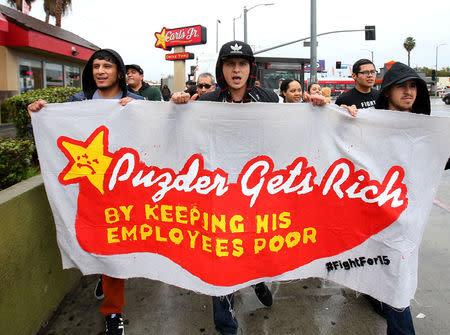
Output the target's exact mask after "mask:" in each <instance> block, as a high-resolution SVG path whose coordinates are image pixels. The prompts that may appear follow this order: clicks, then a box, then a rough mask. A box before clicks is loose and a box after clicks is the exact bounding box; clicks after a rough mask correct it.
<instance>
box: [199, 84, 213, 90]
mask: <svg viewBox="0 0 450 335" xmlns="http://www.w3.org/2000/svg"><path fill="white" fill-rule="evenodd" d="M211 86H212V85H210V84H198V85H197V87H198V88H199V89H202V88H203V87H204V88H206V89H207V90H208V89H210V88H211Z"/></svg>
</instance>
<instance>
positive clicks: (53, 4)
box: [44, 0, 72, 27]
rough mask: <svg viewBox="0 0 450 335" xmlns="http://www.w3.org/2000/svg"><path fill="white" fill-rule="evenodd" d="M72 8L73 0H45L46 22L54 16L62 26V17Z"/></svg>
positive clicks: (57, 23)
mask: <svg viewBox="0 0 450 335" xmlns="http://www.w3.org/2000/svg"><path fill="white" fill-rule="evenodd" d="M71 8H72V0H44V11H45V22H47V23H48V21H49V19H50V16H54V17H55V20H56V23H55V25H56V26H57V27H61V17H63V16H64V15H66V14H67V13H68V12H69V10H70V9H71Z"/></svg>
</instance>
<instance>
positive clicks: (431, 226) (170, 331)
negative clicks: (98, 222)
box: [39, 170, 450, 335]
mask: <svg viewBox="0 0 450 335" xmlns="http://www.w3.org/2000/svg"><path fill="white" fill-rule="evenodd" d="M436 199H437V201H435V205H433V209H432V211H431V215H430V218H429V221H428V224H427V227H426V231H425V234H424V237H423V242H422V245H421V251H420V260H419V282H418V288H417V292H416V297H415V300H413V301H412V302H411V312H412V316H413V320H414V324H415V328H416V333H417V334H418V335H419V334H427V335H438V334H439V335H440V334H449V333H450V318H449V310H450V268H449V266H448V265H449V259H450V249H449V247H448V245H449V244H448V243H449V241H448V238H449V236H450V207H449V204H450V170H447V171H445V172H444V175H443V178H442V180H441V184H440V187H439V190H438V192H437V195H436ZM446 206H447V207H446ZM96 278H97V277H96V276H87V277H85V278H84V279H83V280H82V282H81V283H80V286H79V287H78V289H77V290H76V291H75V292H73V293H72V294H71V295H70V296H68V297H66V299H65V300H64V301H63V303H62V304H61V306H60V309H59V310H58V312H57V313H56V314H55V317H54V319H53V320H51V321H50V322H49V325H48V326H47V327H45V328H44V329H42V330H41V332H40V333H39V335H60V334H63V335H71V334H82V335H84V334H86V335H90V334H93V335H99V334H103V331H104V321H103V316H102V315H101V314H100V312H99V306H100V301H97V300H96V299H95V298H94V295H93V290H94V286H95V283H96V281H97V279H96ZM271 290H272V293H273V296H274V304H273V306H272V307H271V308H267V307H264V306H263V305H261V304H260V303H259V301H258V300H257V298H256V296H255V294H254V292H253V289H251V288H247V289H244V290H241V291H239V292H238V293H237V294H236V306H235V307H236V308H235V309H236V313H237V318H238V321H239V327H240V333H239V334H245V335H262V334H264V335H266V334H267V335H268V334H271V335H273V334H275V335H278V334H283V335H284V334H304V335H315V334H319V335H322V334H324V335H325V334H327V335H328V334H335V335H352V334H354V335H356V334H358V335H360V334H368V335H370V334H374V335H378V334H380V335H384V334H386V321H385V320H384V319H383V318H381V317H380V316H378V315H377V314H376V313H375V312H373V310H372V309H371V307H370V306H369V304H368V303H367V302H366V300H365V299H363V298H362V297H357V294H356V293H355V292H354V291H352V290H350V289H347V288H344V287H342V286H339V285H336V284H333V283H331V282H327V281H324V280H321V279H314V278H311V279H307V280H301V281H300V280H299V281H293V282H283V283H273V284H272V285H271ZM125 293H126V300H127V304H128V305H127V307H126V308H125V319H128V320H129V324H128V325H126V328H125V332H126V334H127V335H131V334H133V335H137V334H146V335H147V334H154V335H178V334H186V335H195V334H200V335H201V334H207V335H210V334H216V333H215V330H214V324H213V317H212V301H211V298H210V297H208V296H205V295H201V294H196V293H194V292H190V291H187V290H183V289H180V288H177V287H173V286H169V285H166V284H163V283H160V282H157V281H151V280H147V279H130V280H127V282H126V289H125Z"/></svg>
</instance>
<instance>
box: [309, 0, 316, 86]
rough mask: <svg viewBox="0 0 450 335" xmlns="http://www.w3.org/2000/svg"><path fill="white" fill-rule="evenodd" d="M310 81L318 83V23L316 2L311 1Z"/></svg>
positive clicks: (314, 0)
mask: <svg viewBox="0 0 450 335" xmlns="http://www.w3.org/2000/svg"><path fill="white" fill-rule="evenodd" d="M310 62H311V63H310V70H309V80H310V82H311V83H317V23H316V0H311V60H310Z"/></svg>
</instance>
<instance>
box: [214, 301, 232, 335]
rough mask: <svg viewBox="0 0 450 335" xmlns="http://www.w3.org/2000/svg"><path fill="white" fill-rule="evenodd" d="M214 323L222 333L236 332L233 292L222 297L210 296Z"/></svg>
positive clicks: (224, 334)
mask: <svg viewBox="0 0 450 335" xmlns="http://www.w3.org/2000/svg"><path fill="white" fill-rule="evenodd" d="M212 300H213V313H214V324H215V326H216V330H217V331H218V332H219V333H221V334H223V335H234V334H237V330H238V322H237V320H236V318H235V317H234V310H233V307H234V293H231V294H229V295H226V296H222V297H212Z"/></svg>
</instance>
